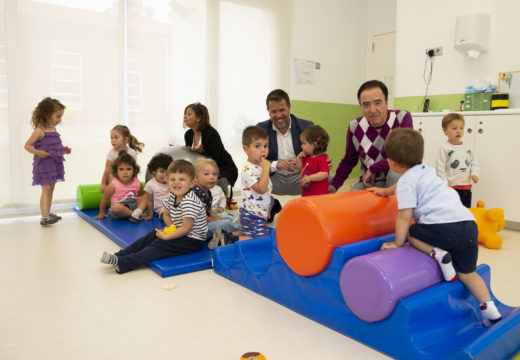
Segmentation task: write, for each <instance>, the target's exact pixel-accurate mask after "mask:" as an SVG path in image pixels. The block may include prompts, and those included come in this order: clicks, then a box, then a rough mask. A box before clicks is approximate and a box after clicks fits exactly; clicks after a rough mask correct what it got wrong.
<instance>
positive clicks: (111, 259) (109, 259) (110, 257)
mask: <svg viewBox="0 0 520 360" xmlns="http://www.w3.org/2000/svg"><path fill="white" fill-rule="evenodd" d="M99 261H101V262H102V263H103V264H107V265H112V266H113V267H114V269H115V270H116V271H117V272H119V260H118V259H117V256H116V255H114V254H110V253H108V252H106V251H103V255H102V256H101V259H99Z"/></svg>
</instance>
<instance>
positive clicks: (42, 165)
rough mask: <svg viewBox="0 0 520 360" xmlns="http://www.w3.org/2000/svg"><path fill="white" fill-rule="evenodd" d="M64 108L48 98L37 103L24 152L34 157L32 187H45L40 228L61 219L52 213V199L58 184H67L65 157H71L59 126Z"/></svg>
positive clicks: (41, 202) (41, 205)
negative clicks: (31, 131)
mask: <svg viewBox="0 0 520 360" xmlns="http://www.w3.org/2000/svg"><path fill="white" fill-rule="evenodd" d="M64 111H65V106H64V105H63V104H61V103H60V102H59V101H58V100H56V99H51V98H50V97H46V98H45V99H43V100H42V101H40V102H39V103H38V105H37V106H36V108H35V109H34V111H33V113H32V118H31V124H32V126H33V127H34V131H33V133H32V134H31V136H30V137H29V140H27V142H26V143H25V146H24V148H25V150H27V151H28V152H30V153H31V154H34V158H33V181H32V184H33V186H35V185H40V186H41V187H42V195H41V197H40V211H41V213H42V218H41V220H40V224H41V225H43V226H46V225H51V224H54V223H56V222H58V221H59V220H61V216H58V215H56V214H53V213H51V204H52V195H53V193H54V185H56V182H57V181H65V169H64V167H63V162H64V161H65V159H64V157H63V154H70V152H71V149H70V148H69V147H68V146H63V144H62V143H61V137H60V134H59V133H58V132H57V131H56V125H58V124H59V123H61V118H62V117H63V112H64Z"/></svg>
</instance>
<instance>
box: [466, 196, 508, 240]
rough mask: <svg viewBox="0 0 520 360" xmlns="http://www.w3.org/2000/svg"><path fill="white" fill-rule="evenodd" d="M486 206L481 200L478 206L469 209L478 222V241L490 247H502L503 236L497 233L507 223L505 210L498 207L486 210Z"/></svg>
mask: <svg viewBox="0 0 520 360" xmlns="http://www.w3.org/2000/svg"><path fill="white" fill-rule="evenodd" d="M484 206H486V204H485V203H484V201H482V200H480V201H478V202H477V207H476V208H470V209H469V211H471V213H472V214H473V216H474V217H475V220H476V222H477V227H478V243H479V244H484V245H485V246H486V247H487V248H489V249H500V248H501V247H502V236H500V235H497V232H499V231H500V230H502V229H503V228H504V226H505V225H506V221H505V220H504V210H502V209H498V208H495V209H489V210H486V209H485V208H484Z"/></svg>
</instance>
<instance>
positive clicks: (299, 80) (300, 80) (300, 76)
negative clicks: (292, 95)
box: [292, 59, 316, 85]
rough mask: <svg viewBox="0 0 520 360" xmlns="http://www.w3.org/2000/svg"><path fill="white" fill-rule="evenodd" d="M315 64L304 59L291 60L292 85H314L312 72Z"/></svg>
mask: <svg viewBox="0 0 520 360" xmlns="http://www.w3.org/2000/svg"><path fill="white" fill-rule="evenodd" d="M315 68H316V62H315V61H312V60H305V59H293V60H292V70H293V71H292V74H293V83H294V84H307V85H314V83H315V81H314V71H315Z"/></svg>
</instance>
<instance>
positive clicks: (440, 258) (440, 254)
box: [408, 234, 457, 282]
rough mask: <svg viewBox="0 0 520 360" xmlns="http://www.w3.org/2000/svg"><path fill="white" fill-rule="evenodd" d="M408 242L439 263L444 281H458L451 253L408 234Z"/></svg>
mask: <svg viewBox="0 0 520 360" xmlns="http://www.w3.org/2000/svg"><path fill="white" fill-rule="evenodd" d="M408 241H409V242H410V244H411V245H412V246H413V247H414V248H416V249H417V250H419V251H421V252H423V253H425V254H428V255H429V256H430V257H431V258H433V259H435V260H437V263H439V267H440V268H441V271H442V275H444V279H445V280H446V281H448V282H453V281H455V280H457V274H456V273H455V269H454V268H453V263H452V262H451V255H450V253H449V252H447V251H446V250H443V249H439V248H438V247H434V246H432V245H430V244H428V243H425V242H424V241H421V240H419V239H416V238H414V237H412V236H410V234H408Z"/></svg>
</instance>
